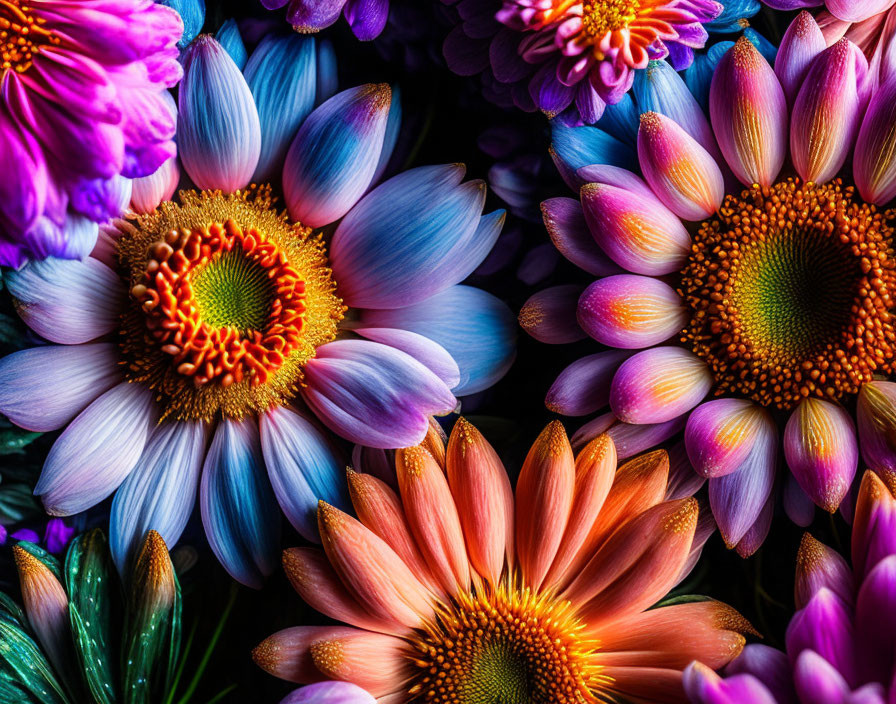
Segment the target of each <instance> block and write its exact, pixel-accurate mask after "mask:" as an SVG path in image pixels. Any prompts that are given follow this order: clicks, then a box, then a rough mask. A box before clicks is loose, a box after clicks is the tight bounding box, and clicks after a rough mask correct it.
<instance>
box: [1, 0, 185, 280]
mask: <svg viewBox="0 0 896 704" xmlns="http://www.w3.org/2000/svg"><path fill="white" fill-rule="evenodd" d="M182 29H183V25H182V24H181V20H180V17H179V16H178V14H177V13H176V12H175V11H174V10H172V9H170V8H167V7H163V6H161V5H156V4H155V3H152V2H148V0H121V2H110V1H109V0H82V1H81V2H66V1H64V0H33V1H31V2H25V1H24V0H6V1H5V2H2V3H0V163H2V164H3V172H4V173H3V178H2V179H0V264H2V265H6V266H14V267H18V266H20V265H21V264H22V263H23V262H25V261H26V260H27V259H43V258H44V257H48V256H54V257H66V258H80V257H83V256H86V255H87V254H89V253H90V250H91V249H92V248H93V245H94V243H95V242H96V236H97V225H96V223H98V222H103V221H105V220H108V219H109V218H111V217H115V216H117V215H119V214H120V213H121V210H122V207H123V205H126V204H127V199H126V198H125V199H124V200H125V202H124V203H122V202H121V195H120V191H121V189H122V185H123V184H122V182H121V178H122V177H125V178H134V177H138V176H146V175H147V174H151V173H152V172H154V171H155V170H156V169H157V168H158V167H159V165H160V164H161V163H162V162H163V161H165V159H167V158H169V157H170V156H172V155H173V154H174V142H173V141H172V137H173V136H174V124H175V123H174V118H173V116H172V114H171V111H170V109H169V107H168V105H167V104H166V102H165V99H164V98H165V89H166V88H169V87H171V86H173V85H174V84H175V83H177V81H178V80H179V79H180V77H181V67H180V64H178V62H177V55H178V51H177V46H176V44H177V41H178V39H180V36H181V31H182Z"/></svg>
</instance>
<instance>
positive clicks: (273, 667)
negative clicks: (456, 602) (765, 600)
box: [254, 419, 751, 704]
mask: <svg viewBox="0 0 896 704" xmlns="http://www.w3.org/2000/svg"><path fill="white" fill-rule="evenodd" d="M616 457H617V456H616V450H615V447H614V444H613V442H612V440H610V439H609V437H608V436H605V435H604V436H600V437H598V438H596V439H595V440H593V441H592V442H591V443H590V444H589V445H588V446H587V447H586V448H585V449H584V450H583V451H582V452H580V453H579V455H578V456H577V457H576V456H575V455H574V454H573V450H572V448H571V446H570V443H569V441H568V440H567V438H566V434H565V432H564V431H563V427H562V426H561V425H560V424H559V423H557V422H554V423H552V424H550V425H549V426H548V427H547V428H546V429H545V430H544V431H543V432H542V433H541V435H540V436H539V438H538V440H537V441H536V443H535V444H534V446H533V447H532V449H531V450H530V452H529V454H528V456H527V458H526V460H525V462H524V464H523V467H522V471H521V473H520V476H519V480H518V482H517V486H516V492H515V495H514V492H513V490H512V489H511V485H510V480H509V478H508V475H507V472H506V470H505V468H504V466H503V464H502V463H501V461H500V459H499V458H498V456H497V454H496V453H495V451H494V449H493V448H492V447H491V445H489V444H488V442H487V441H485V439H484V438H483V437H482V435H480V434H479V432H478V431H477V430H476V429H475V428H474V427H473V426H472V425H470V424H469V423H468V422H466V421H465V420H463V419H460V420H459V421H458V422H457V424H456V426H455V428H454V430H453V432H452V434H451V437H450V439H449V441H448V442H447V446H446V444H445V443H444V441H443V439H442V437H441V436H440V435H438V434H437V433H436V432H431V433H430V435H429V436H428V438H427V440H426V441H425V442H424V443H423V444H422V445H419V446H416V447H412V448H408V449H404V450H399V451H397V453H396V462H395V464H396V472H397V479H398V493H396V492H395V491H393V490H392V489H391V488H390V487H389V485H387V484H386V483H385V482H383V481H380V480H379V479H377V478H375V477H374V476H373V475H370V474H362V473H356V472H352V471H351V470H349V473H348V481H349V488H350V493H351V497H352V501H353V504H354V509H355V512H356V514H357V518H353V517H352V516H350V515H348V514H346V513H343V512H341V511H339V510H338V509H336V508H334V507H332V506H329V505H327V504H324V503H322V504H321V507H320V509H319V511H318V520H319V525H320V531H321V537H322V542H323V546H324V551H321V550H319V549H309V548H293V549H290V550H287V551H286V552H285V553H284V557H283V562H284V567H285V569H286V573H287V576H288V577H289V578H290V580H291V582H292V584H293V586H294V587H295V588H296V590H297V591H298V592H299V594H300V595H301V596H302V598H303V599H304V600H305V601H306V602H307V603H308V604H309V605H311V606H312V607H314V608H315V609H317V610H318V611H320V612H322V613H323V614H325V615H326V616H329V617H331V618H334V619H336V620H338V621H343V622H346V623H348V624H350V626H299V627H295V628H288V629H286V630H283V631H280V632H278V633H276V634H274V635H272V636H270V637H269V638H268V639H267V640H265V641H264V642H263V643H262V644H261V645H259V646H258V648H257V649H256V651H255V654H254V656H255V659H256V661H257V662H258V663H259V664H260V665H261V666H262V667H263V668H265V669H266V670H268V671H269V672H271V673H272V674H274V675H276V676H278V677H281V678H284V679H287V680H290V681H293V682H299V683H310V682H317V681H320V680H323V679H335V680H344V681H347V682H350V683H353V684H356V685H358V686H360V687H363V688H364V689H366V690H367V691H369V692H370V693H371V694H372V695H373V696H374V697H377V701H378V702H380V703H381V704H404V703H405V702H408V701H410V700H411V696H410V695H409V694H408V693H407V691H408V687H410V686H411V684H412V682H409V679H412V676H413V674H414V666H413V665H412V662H411V660H410V659H409V658H410V657H411V655H412V652H413V650H412V646H411V644H410V642H409V641H410V640H412V639H414V638H415V634H417V636H419V634H420V633H421V631H420V630H419V629H421V628H423V627H424V626H425V625H426V624H428V623H432V622H433V620H434V618H435V614H436V610H435V609H436V607H437V605H439V604H442V605H447V604H451V603H453V599H454V598H455V597H457V596H458V595H461V594H471V593H476V590H487V591H488V590H492V589H494V588H495V587H497V586H499V585H501V584H508V583H512V584H514V585H517V586H518V588H519V589H525V588H530V589H531V590H532V591H534V592H546V591H551V592H553V593H556V595H557V597H556V598H557V599H560V600H568V601H569V602H571V604H572V606H573V608H574V610H575V614H576V617H577V619H578V620H579V621H580V622H581V623H582V624H583V627H584V631H583V637H590V638H596V639H598V640H599V641H600V648H599V650H598V651H597V652H596V653H594V654H593V655H592V656H591V657H593V664H594V665H596V666H598V667H600V672H601V675H605V676H606V677H607V678H608V682H610V684H608V685H607V691H606V692H604V693H603V694H605V695H606V696H614V695H615V696H620V695H621V696H624V697H626V698H628V699H631V700H632V701H638V702H678V701H683V700H684V692H683V690H682V686H681V673H682V670H683V668H684V667H685V666H686V665H687V663H688V662H689V661H690V660H691V659H700V660H701V661H702V662H707V663H710V664H711V666H712V667H716V668H718V667H721V666H723V665H724V664H726V663H727V662H728V661H729V660H730V659H731V658H732V657H733V656H735V655H736V654H737V653H738V652H739V651H740V649H741V647H742V645H743V643H744V639H743V635H742V634H743V633H746V632H749V631H750V630H751V629H750V626H749V624H747V623H746V621H745V620H744V619H743V618H742V617H740V616H739V615H738V614H737V613H736V612H735V611H734V610H733V609H731V608H730V607H727V606H725V605H724V604H721V603H719V602H715V601H696V602H690V603H678V604H675V605H669V606H663V607H661V608H655V609H651V610H646V609H648V607H650V606H651V605H653V604H655V603H656V602H657V601H658V600H660V599H662V598H663V596H664V595H665V594H666V593H667V592H668V591H669V590H670V589H671V588H672V587H673V586H675V585H676V584H677V583H678V582H679V581H680V580H681V579H682V578H683V577H684V576H685V575H686V574H687V573H688V572H689V571H690V569H691V568H692V567H693V565H694V564H695V562H696V560H697V558H698V556H699V553H700V550H701V548H702V545H703V543H704V542H705V540H706V539H707V538H708V536H709V534H710V532H711V530H712V526H711V521H710V522H708V523H707V522H706V521H704V520H700V521H698V507H697V502H696V500H695V499H693V498H689V497H688V495H687V494H684V495H682V494H680V493H677V492H676V491H675V490H674V489H673V488H672V487H671V485H670V482H669V462H668V458H667V456H666V454H665V453H664V452H662V451H659V452H654V453H650V454H649V455H646V456H643V457H641V458H638V459H637V460H634V461H632V462H629V463H628V464H625V465H623V466H622V467H619V468H618V469H617V459H616ZM514 579H515V580H516V581H515V582H511V581H510V580H514ZM474 585H476V586H474ZM331 652H339V653H340V657H338V658H329V657H326V653H331ZM595 694H596V695H598V694H599V693H597V692H596V693H595Z"/></svg>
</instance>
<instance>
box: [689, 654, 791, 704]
mask: <svg viewBox="0 0 896 704" xmlns="http://www.w3.org/2000/svg"><path fill="white" fill-rule="evenodd" d="M682 684H683V685H684V689H685V692H687V695H688V696H689V697H690V699H691V701H692V702H694V703H695V704H746V702H750V704H778V703H777V702H776V701H775V698H774V697H773V696H772V694H771V692H769V691H768V689H766V688H765V686H764V685H763V684H762V682H760V680H758V679H757V678H755V677H753V675H735V676H734V677H729V678H727V679H724V680H723V679H722V678H720V677H719V676H718V675H717V674H716V673H715V672H713V671H712V670H711V669H710V668H708V667H706V665H703V664H702V663H699V662H694V663H691V664H690V665H689V666H688V667H687V669H686V670H685V671H684V672H683V673H682Z"/></svg>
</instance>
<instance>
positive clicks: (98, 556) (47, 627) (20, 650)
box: [0, 530, 182, 704]
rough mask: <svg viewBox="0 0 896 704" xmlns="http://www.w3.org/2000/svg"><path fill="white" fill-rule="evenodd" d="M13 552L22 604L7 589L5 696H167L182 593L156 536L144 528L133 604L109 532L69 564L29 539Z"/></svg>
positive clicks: (130, 583)
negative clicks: (118, 573) (123, 597)
mask: <svg viewBox="0 0 896 704" xmlns="http://www.w3.org/2000/svg"><path fill="white" fill-rule="evenodd" d="M13 553H14V555H15V562H16V567H17V570H18V575H19V582H20V585H21V593H22V601H23V603H24V609H21V608H19V606H18V605H17V604H16V603H15V601H14V600H13V599H11V598H10V597H8V596H7V595H6V594H0V597H2V601H0V614H2V618H0V634H2V642H3V644H4V647H3V648H2V650H0V673H2V677H3V686H4V689H3V691H4V693H5V694H9V693H10V692H12V693H13V694H14V695H15V697H16V698H15V701H53V702H59V703H60V704H69V703H70V702H72V703H73V702H85V701H91V702H92V701H98V702H99V701H121V700H126V701H144V702H150V701H154V702H157V701H163V700H164V699H165V698H166V697H167V695H168V690H169V688H170V687H171V684H170V683H171V681H172V675H173V674H174V672H175V670H176V669H177V667H178V665H179V664H180V665H182V663H179V662H178V654H179V650H180V614H181V603H180V601H181V600H180V585H179V583H178V580H177V576H176V575H175V573H174V567H173V566H172V564H171V559H170V556H169V555H168V550H167V547H166V546H165V542H164V541H163V540H162V539H161V537H159V535H158V533H155V532H153V531H150V532H149V533H148V534H147V535H146V538H145V540H143V541H142V546H141V549H140V551H139V553H138V554H137V556H136V558H135V561H134V564H133V565H132V569H130V570H129V571H128V573H127V580H126V584H125V585H124V586H125V588H126V590H127V591H126V593H127V595H128V596H127V609H126V611H125V610H124V609H122V606H123V604H120V603H119V602H120V596H119V595H120V594H121V592H122V589H121V588H120V587H121V585H118V584H116V583H115V576H114V574H113V573H114V569H113V568H112V566H111V560H110V556H109V548H108V544H107V542H106V536H105V535H104V534H103V533H102V531H100V530H92V531H90V532H88V533H83V534H81V535H79V536H78V537H77V538H75V540H74V541H73V542H72V544H71V545H70V547H69V549H68V552H67V554H66V558H65V564H64V566H63V565H60V564H59V562H58V561H57V560H56V559H55V558H54V557H52V556H51V555H49V554H48V553H46V552H44V551H43V550H42V549H41V548H40V547H38V546H37V545H34V544H32V543H27V542H19V543H18V544H17V545H15V546H14V547H13ZM123 612H124V614H123ZM122 616H123V617H122ZM115 643H120V644H121V652H120V653H119V652H118V650H117V648H115V646H113V644H115ZM9 701H13V700H12V699H9Z"/></svg>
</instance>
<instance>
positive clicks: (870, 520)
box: [850, 471, 896, 583]
mask: <svg viewBox="0 0 896 704" xmlns="http://www.w3.org/2000/svg"><path fill="white" fill-rule="evenodd" d="M851 548H852V549H851V550H850V554H851V557H852V566H853V570H854V572H855V578H856V582H857V583H861V582H862V580H864V579H865V576H866V575H867V574H868V573H869V572H871V570H872V569H874V566H875V565H876V564H877V563H878V562H880V561H881V560H882V559H883V558H885V557H887V556H888V555H894V554H896V499H894V498H893V494H892V493H891V490H890V489H888V488H887V486H886V485H885V484H884V482H883V481H881V479H880V477H878V476H877V475H876V474H875V473H874V472H870V471H867V472H865V474H864V476H863V477H862V483H861V485H860V486H859V497H858V501H857V502H856V512H855V518H854V519H853V528H852V545H851Z"/></svg>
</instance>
